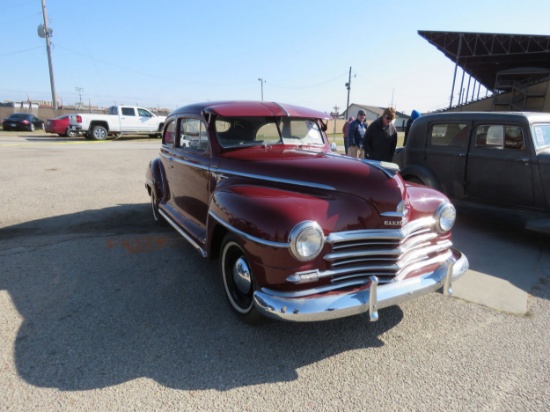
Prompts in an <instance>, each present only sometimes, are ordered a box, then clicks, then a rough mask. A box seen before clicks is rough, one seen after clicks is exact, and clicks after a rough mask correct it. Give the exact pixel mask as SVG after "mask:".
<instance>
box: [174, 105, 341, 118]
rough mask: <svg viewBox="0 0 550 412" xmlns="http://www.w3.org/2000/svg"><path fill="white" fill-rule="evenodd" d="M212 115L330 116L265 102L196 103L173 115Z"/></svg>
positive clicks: (311, 110) (303, 108) (297, 107)
mask: <svg viewBox="0 0 550 412" xmlns="http://www.w3.org/2000/svg"><path fill="white" fill-rule="evenodd" d="M202 113H205V114H212V115H215V116H222V117H239V116H251V117H306V118H315V119H329V118H330V115H329V114H327V113H323V112H320V111H317V110H313V109H308V108H305V107H300V106H294V105H290V104H285V103H276V102H263V101H261V102H260V101H218V102H204V103H195V104H192V105H188V106H183V107H180V108H178V109H176V110H174V111H173V112H172V113H171V115H177V114H195V115H201V114H202Z"/></svg>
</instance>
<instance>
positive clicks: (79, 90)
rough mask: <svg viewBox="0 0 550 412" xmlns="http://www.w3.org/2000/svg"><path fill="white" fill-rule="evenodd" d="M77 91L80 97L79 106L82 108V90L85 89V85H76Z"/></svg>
mask: <svg viewBox="0 0 550 412" xmlns="http://www.w3.org/2000/svg"><path fill="white" fill-rule="evenodd" d="M74 89H75V90H76V91H77V92H78V97H79V103H78V108H79V109H80V108H82V92H83V91H84V88H83V87H75V88H74Z"/></svg>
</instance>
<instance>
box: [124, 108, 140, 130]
mask: <svg viewBox="0 0 550 412" xmlns="http://www.w3.org/2000/svg"><path fill="white" fill-rule="evenodd" d="M140 130H141V122H140V121H139V117H138V116H137V113H136V109H135V108H134V107H124V106H123V107H121V108H120V131H121V132H137V131H140Z"/></svg>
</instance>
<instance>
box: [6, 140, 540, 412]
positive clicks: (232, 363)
mask: <svg viewBox="0 0 550 412" xmlns="http://www.w3.org/2000/svg"><path fill="white" fill-rule="evenodd" d="M158 146H159V141H158V140H154V139H138V138H134V139H128V138H123V139H119V140H116V141H106V142H92V141H86V140H84V139H83V138H74V139H65V138H57V137H55V136H53V135H45V134H41V133H39V132H35V133H14V132H2V131H0V182H1V184H2V186H1V187H2V191H1V192H2V196H1V199H2V201H1V202H0V259H1V265H0V313H1V314H2V315H1V316H0V388H2V389H1V390H0V410H8V411H29V410H40V411H59V410H70V411H73V410H74V411H80V410H82V411H92V410H94V411H95V410H140V411H146V410H147V411H149V410H155V411H158V410H185V411H187V410H193V411H194V410H223V411H232V410H234V411H248V410H250V411H260V410H261V411H304V410H313V411H359V410H362V411H367V410H369V411H370V410H372V411H378V410H391V411H397V410H407V411H409V410H414V411H424V410H425V411H434V410H436V411H443V410H444V411H462V412H463V411H473V410H475V411H547V410H550V328H549V327H548V325H550V242H549V241H548V238H545V237H542V236H539V235H532V234H529V233H526V232H522V231H518V230H515V229H512V228H507V227H504V226H503V225H498V224H494V223H490V222H486V221H482V220H479V219H476V217H475V216H470V215H461V214H459V221H458V223H457V226H456V229H455V232H454V233H455V236H454V242H455V245H456V246H457V247H458V248H459V249H461V250H463V251H464V252H465V253H466V254H467V255H468V257H469V260H470V268H471V270H470V271H469V273H468V274H467V275H466V276H465V277H464V278H463V279H462V280H460V281H459V282H457V283H456V284H455V285H454V289H455V292H456V295H457V296H458V297H457V298H446V297H445V296H443V295H441V294H436V293H434V294H431V295H427V296H424V297H422V298H420V299H419V300H416V301H413V302H407V303H405V304H403V305H401V306H399V307H392V308H387V309H385V310H382V311H381V312H380V321H378V322H376V323H370V322H369V321H368V316H358V317H353V318H347V319H341V320H336V321H330V322H324V323H312V324H291V323H282V322H267V323H266V324H265V325H262V326H259V327H250V326H247V325H244V324H242V323H240V322H239V321H238V320H237V319H236V318H235V317H234V316H233V315H232V314H231V312H230V311H229V308H228V306H227V304H226V302H225V298H224V296H223V292H222V289H221V285H220V282H219V281H218V279H217V276H216V266H215V263H209V262H207V261H206V260H203V259H202V258H201V257H200V256H199V254H198V253H197V252H196V251H195V250H194V249H193V248H192V247H190V246H188V245H187V244H186V243H185V241H184V240H183V239H182V238H181V237H180V236H179V235H177V234H176V233H175V232H174V231H173V230H171V229H169V228H159V227H157V226H155V225H154V224H153V222H152V219H151V216H150V214H149V199H148V197H147V193H146V191H145V189H144V185H143V184H144V172H145V168H146V165H147V162H148V161H149V160H150V159H152V158H153V157H154V156H155V155H156V153H157V152H158Z"/></svg>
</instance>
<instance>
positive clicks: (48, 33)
mask: <svg viewBox="0 0 550 412" xmlns="http://www.w3.org/2000/svg"><path fill="white" fill-rule="evenodd" d="M42 15H43V16H44V26H43V27H40V26H38V36H40V37H43V38H45V39H46V50H47V52H48V67H49V68H50V85H51V88H52V105H53V110H54V111H55V110H57V94H56V93H55V80H54V76H53V64H52V44H51V41H50V37H52V35H53V30H52V29H50V28H48V12H47V11H46V0H42Z"/></svg>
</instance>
